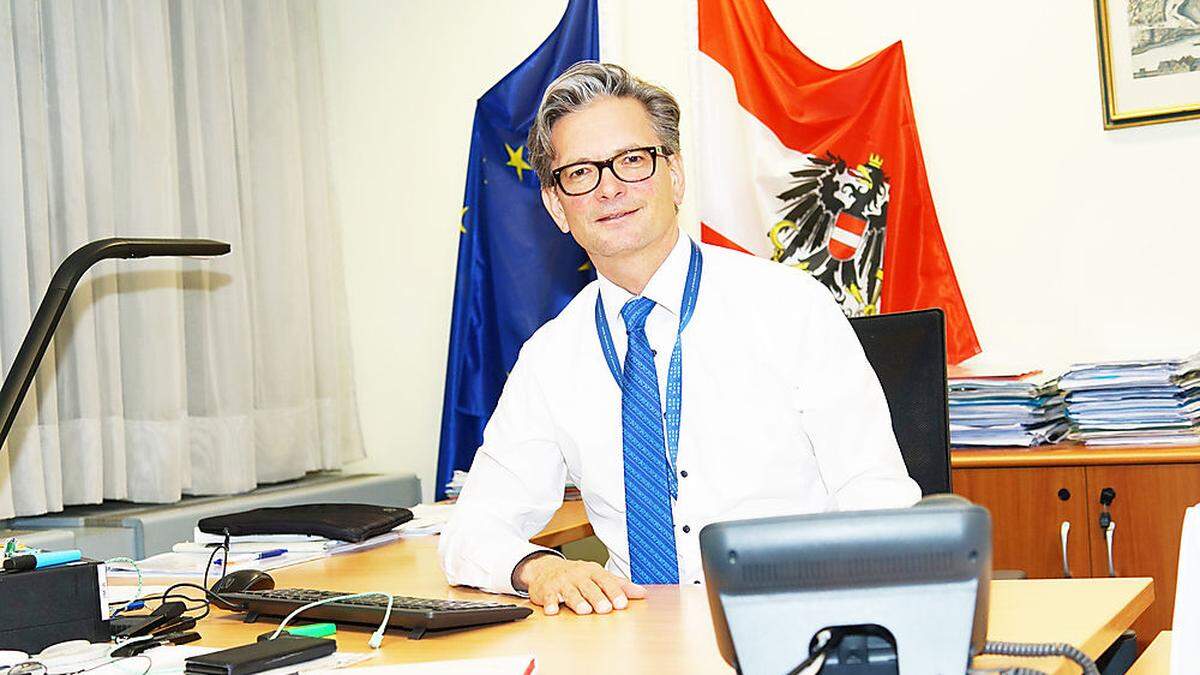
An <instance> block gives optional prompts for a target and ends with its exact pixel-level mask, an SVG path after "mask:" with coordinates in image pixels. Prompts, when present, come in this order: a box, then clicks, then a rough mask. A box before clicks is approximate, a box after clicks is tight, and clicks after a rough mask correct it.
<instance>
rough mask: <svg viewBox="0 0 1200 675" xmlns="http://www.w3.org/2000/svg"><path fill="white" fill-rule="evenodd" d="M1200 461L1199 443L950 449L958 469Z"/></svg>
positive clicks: (1059, 444) (953, 462)
mask: <svg viewBox="0 0 1200 675" xmlns="http://www.w3.org/2000/svg"><path fill="white" fill-rule="evenodd" d="M1197 462H1200V446H1195V445H1188V446H1182V447H1177V448H1156V447H1141V446H1129V447H1120V448H1095V447H1087V446H1085V445H1080V444H1078V443H1058V444H1056V445H1043V446H1038V447H1036V448H989V449H978V450H969V449H963V448H955V449H953V450H951V451H950V466H951V467H952V468H955V469H985V468H987V469H998V468H1006V467H1032V466H1095V465H1100V464H1194V463H1197Z"/></svg>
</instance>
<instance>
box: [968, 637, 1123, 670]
mask: <svg viewBox="0 0 1200 675" xmlns="http://www.w3.org/2000/svg"><path fill="white" fill-rule="evenodd" d="M979 653H980V654H996V655H999V656H1023V657H1035V658H1039V657H1051V656H1064V657H1066V658H1068V659H1071V660H1072V661H1074V662H1075V663H1077V664H1079V667H1080V668H1081V669H1083V675H1100V670H1099V669H1098V668H1096V662H1095V661H1093V660H1092V659H1091V657H1089V656H1088V655H1087V654H1084V653H1083V652H1082V651H1080V650H1079V649H1077V648H1076V647H1074V646H1072V645H1069V644H1066V643H1063V642H1059V643H1054V644H1048V643H1047V644H1027V643H1021V642H991V641H989V642H985V643H983V651H981V652H979Z"/></svg>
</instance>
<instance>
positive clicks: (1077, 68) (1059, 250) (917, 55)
mask: <svg viewBox="0 0 1200 675" xmlns="http://www.w3.org/2000/svg"><path fill="white" fill-rule="evenodd" d="M601 1H602V2H604V0H601ZM768 4H769V5H770V6H771V8H772V10H773V11H774V12H775V15H776V17H777V18H778V19H779V21H780V23H781V24H782V25H783V27H784V29H785V30H786V31H787V33H788V34H789V36H791V38H792V39H793V41H795V42H796V44H797V45H798V46H799V47H800V48H802V49H803V50H805V52H806V53H808V54H809V55H810V56H811V57H813V58H815V59H816V60H818V61H820V62H821V63H823V64H825V65H827V66H830V67H844V66H846V65H848V64H850V63H852V62H854V61H856V60H858V59H860V58H862V57H863V56H865V55H866V54H869V53H871V52H873V51H875V50H877V49H880V48H882V47H884V46H886V45H888V44H890V43H891V42H893V41H894V40H897V39H903V40H904V44H905V50H906V53H907V58H908V72H909V81H910V85H911V89H912V96H913V103H914V107H915V109H916V113H917V119H918V123H919V125H920V132H921V141H922V146H923V150H924V153H925V161H926V164H927V170H928V173H929V179H930V183H931V184H932V188H933V194H934V199H935V202H936V204H937V208H938V214H939V217H940V219H941V222H942V231H943V234H944V235H945V238H946V242H947V245H948V247H949V249H950V253H951V256H952V259H953V261H954V265H955V269H956V270H957V272H958V278H959V282H960V284H961V286H962V289H963V291H964V293H965V295H966V299H967V305H968V307H969V309H970V311H971V315H972V317H973V319H974V321H975V326H976V330H977V331H978V333H979V338H980V341H981V343H982V344H983V348H984V354H983V355H982V356H980V357H977V358H976V359H975V360H973V361H972V362H971V363H972V364H976V365H981V366H983V367H986V366H987V365H988V364H998V365H1005V366H1008V365H1021V366H1025V365H1037V366H1042V367H1046V368H1051V369H1053V368H1059V367H1061V366H1064V365H1066V364H1068V363H1070V362H1073V361H1078V360H1086V359H1099V358H1118V357H1132V356H1159V355H1183V354H1188V353H1191V352H1192V351H1195V350H1196V349H1198V348H1200V318H1197V310H1196V306H1197V302H1196V299H1195V289H1196V275H1195V272H1194V269H1195V265H1194V264H1193V263H1192V259H1193V258H1194V257H1195V256H1196V251H1197V250H1200V230H1198V228H1197V225H1200V218H1198V217H1197V215H1196V212H1195V210H1194V209H1193V208H1191V205H1190V204H1191V197H1192V196H1193V195H1194V193H1193V192H1192V190H1194V189H1196V187H1197V186H1198V181H1197V171H1196V169H1195V168H1194V166H1195V161H1196V157H1198V156H1200V122H1178V123H1174V124H1167V125H1159V126H1152V127H1143V128H1139V129H1129V130H1122V131H1108V132H1106V131H1103V129H1102V127H1101V123H1100V95H1099V84H1098V69H1097V62H1096V59H1097V56H1096V38H1095V19H1094V16H1093V14H1092V9H1091V3H1088V2H1049V3H1047V2H1039V1H1035V0H1015V1H1014V2H1009V3H1002V4H1000V5H989V6H988V8H987V9H986V10H985V9H982V8H981V9H978V10H975V9H967V8H968V7H972V6H971V5H962V4H960V3H952V2H948V1H942V2H935V1H933V0H910V1H909V2H905V3H896V2H889V1H887V0H864V1H863V2H858V3H841V2H839V3H821V2H815V1H808V2H800V1H793V2H779V1H776V2H769V3H768ZM564 6H565V2H563V1H562V0H536V1H534V0H523V1H521V2H515V1H514V2H494V1H485V0H476V1H473V2H466V1H459V2H442V1H435V0H420V1H417V0H412V1H405V2H397V1H395V0H393V1H391V2H386V1H367V0H321V5H320V18H321V22H322V27H321V39H322V46H323V48H324V67H325V69H326V85H327V93H328V113H329V116H330V123H331V139H332V143H333V148H332V153H331V154H332V161H333V176H334V180H335V188H336V189H337V191H338V196H339V202H340V203H339V212H340V216H341V222H342V225H343V232H344V248H345V254H346V257H347V260H346V270H347V272H346V275H347V279H346V283H347V287H348V291H349V294H350V319H351V330H352V333H353V338H354V349H355V367H356V375H357V378H358V392H359V404H360V406H361V409H362V418H363V429H364V434H365V436H366V442H367V448H368V452H369V453H371V455H372V459H371V460H368V465H369V467H370V468H373V469H378V470H402V469H403V470H412V471H416V472H417V473H418V474H419V475H420V476H421V479H422V482H423V484H424V487H425V491H426V496H429V495H430V494H431V492H432V482H431V481H432V476H433V471H434V467H435V466H436V461H437V459H436V453H437V440H438V429H439V420H440V415H441V401H442V385H443V376H444V371H445V359H446V345H447V339H448V335H449V316H450V301H451V295H452V293H453V280H454V271H455V270H454V265H455V255H456V251H457V237H458V234H457V233H458V226H457V223H458V214H459V210H460V207H461V203H462V194H463V181H464V180H465V176H466V158H467V151H468V142H469V134H470V128H471V120H472V116H473V114H474V104H475V99H476V98H477V97H478V96H479V95H481V94H482V93H483V92H484V91H485V90H486V89H487V88H488V87H490V86H491V85H492V84H493V83H495V81H496V80H498V79H499V78H500V77H502V76H503V75H504V74H505V73H507V72H508V71H509V70H510V69H511V68H512V67H513V66H515V65H516V64H517V63H519V62H520V61H521V60H522V59H523V58H525V56H527V55H528V54H529V52H531V51H532V50H533V48H534V47H536V46H537V44H539V43H540V41H541V40H542V39H543V38H544V37H545V36H546V35H547V34H548V33H549V31H550V30H551V29H552V28H553V27H554V25H555V24H556V22H557V20H558V18H559V16H560V15H561V12H562V9H563V7H564ZM610 6H611V7H612V8H613V10H614V14H615V16H616V17H617V19H618V21H617V25H618V28H619V32H618V33H616V34H614V35H613V36H610V39H611V38H613V37H615V48H616V49H615V51H616V53H617V54H618V59H619V60H620V61H621V62H623V63H624V64H625V65H627V66H629V67H630V68H631V69H632V70H633V71H634V72H636V73H638V74H640V75H641V76H642V77H645V78H646V79H649V80H652V81H656V82H659V83H660V84H663V85H665V86H667V87H668V88H669V89H671V90H672V91H673V92H674V93H675V94H676V95H677V96H678V97H679V98H680V100H681V102H682V103H683V104H684V106H685V108H686V106H688V105H690V104H691V103H692V102H691V101H690V99H689V96H690V87H689V84H688V64H687V61H686V60H685V59H686V54H687V52H688V49H689V44H691V41H692V40H694V38H693V37H691V35H692V31H693V30H694V28H692V26H693V25H694V21H693V20H692V19H689V18H688V15H689V12H691V11H692V7H693V4H692V3H691V2H688V1H687V0H670V1H665V0H656V1H655V2H653V3H651V2H637V1H635V0H623V2H618V3H616V4H611V5H610ZM685 112H686V111H685ZM686 121H687V120H686V117H685V124H686ZM688 132H689V130H688V129H687V128H686V127H685V128H684V130H683V133H684V136H685V148H687V147H689V146H688V145H686V143H687V142H688V139H687V138H686V137H687V134H688ZM692 140H694V139H692ZM693 173H694V172H693ZM692 213H693V210H692V209H691V208H690V204H685V208H684V210H683V216H684V218H685V222H686V227H688V228H689V229H691V230H692V231H694V226H693V225H692V224H691V222H690V218H689V215H690V214H692Z"/></svg>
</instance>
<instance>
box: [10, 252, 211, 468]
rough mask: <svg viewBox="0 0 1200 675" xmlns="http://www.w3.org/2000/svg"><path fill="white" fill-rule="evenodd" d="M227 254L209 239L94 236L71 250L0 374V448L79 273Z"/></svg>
mask: <svg viewBox="0 0 1200 675" xmlns="http://www.w3.org/2000/svg"><path fill="white" fill-rule="evenodd" d="M226 253H229V244H227V243H225V242H223V241H214V240H212V239H125V238H122V237H113V238H111V239H99V240H97V241H93V242H91V243H88V244H84V245H83V246H81V247H79V248H78V249H76V251H75V252H74V253H72V254H71V255H69V256H67V259H66V260H64V261H63V262H62V264H61V265H59V266H58V270H57V271H55V272H54V277H53V278H52V279H50V287H49V288H47V289H46V295H45V296H43V297H42V304H41V305H39V306H38V311H37V314H35V315H34V317H33V325H31V326H30V327H29V332H28V333H26V334H25V341H24V342H22V343H21V349H20V350H19V351H18V352H17V358H16V359H14V360H13V365H12V370H10V371H8V375H6V376H5V377H4V387H3V388H2V389H0V447H3V445H4V441H5V439H6V438H8V430H9V429H10V428H11V427H12V423H13V420H14V419H16V417H17V411H18V410H19V409H20V407H21V401H23V400H24V399H25V393H26V392H27V391H28V390H29V385H30V384H31V383H32V382H33V375H34V373H35V372H37V367H38V364H40V363H41V362H42V356H44V355H45V354H46V347H48V346H49V345H50V338H51V337H53V336H54V329H55V328H57V327H58V322H59V320H60V319H62V315H63V311H64V310H65V309H66V308H67V301H68V300H70V299H71V293H72V291H74V290H75V285H76V284H78V283H79V279H80V278H81V277H82V276H83V273H84V272H86V271H87V270H88V268H90V267H91V266H92V265H95V264H96V263H98V262H100V261H101V260H107V259H108V258H151V257H156V256H194V257H201V258H208V257H213V256H218V255H225V254H226Z"/></svg>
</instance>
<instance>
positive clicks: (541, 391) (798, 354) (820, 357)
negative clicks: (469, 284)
mask: <svg viewBox="0 0 1200 675" xmlns="http://www.w3.org/2000/svg"><path fill="white" fill-rule="evenodd" d="M690 247H691V240H690V239H689V238H688V237H687V236H685V235H683V234H681V235H680V237H679V241H678V243H677V244H676V245H675V247H674V248H673V249H672V250H671V253H670V254H669V255H668V257H667V259H666V260H665V261H664V262H663V264H662V265H661V266H660V267H659V269H658V270H657V271H656V272H655V274H654V276H653V277H651V279H650V281H649V283H648V284H647V285H646V288H645V290H644V291H643V293H642V295H643V296H645V297H647V298H650V299H651V300H653V301H654V302H655V303H656V306H655V307H654V309H653V310H652V311H651V313H650V316H649V318H648V320H647V322H646V335H647V337H648V338H649V340H650V346H651V348H652V349H654V350H655V353H656V355H655V365H656V366H657V370H658V384H659V388H660V390H661V391H662V395H663V401H664V402H665V388H666V381H667V368H668V366H669V364H670V359H671V350H672V349H673V348H674V344H675V335H676V330H677V328H678V326H679V311H680V302H681V300H682V297H683V287H684V279H685V277H686V275H687V268H688V261H689V258H690ZM701 250H702V253H703V257H704V260H703V262H704V266H703V276H702V277H701V281H700V291H699V298H698V300H697V303H696V309H695V313H694V314H693V316H692V320H691V322H690V323H689V324H688V325H687V326H686V327H685V329H684V332H683V341H682V345H683V405H682V421H681V424H680V433H679V452H678V462H677V466H676V467H675V470H676V472H677V475H678V476H679V498H678V500H677V501H675V502H674V504H673V514H674V521H675V542H676V549H677V551H678V556H679V579H680V583H683V584H691V583H701V582H702V580H703V578H704V577H703V572H702V570H701V564H700V546H699V536H700V529H701V528H703V527H704V526H705V525H707V524H708V523H711V522H715V521H722V520H736V519H743V518H758V517H764V516H776V515H785V514H800V513H815V512H822V511H831V510H849V509H869V508H889V507H904V506H909V505H911V504H913V503H914V502H915V501H916V500H917V499H919V498H920V489H919V488H918V487H917V485H916V483H914V482H913V481H912V479H911V478H909V476H908V472H907V471H906V470H905V467H904V461H903V459H902V458H901V457H900V450H899V448H898V447H897V445H896V439H895V436H894V435H893V433H892V426H891V418H890V417H889V414H888V408H887V401H886V400H885V399H884V396H883V391H882V389H881V388H880V386H879V380H878V378H876V376H875V372H874V371H873V370H872V369H871V367H870V365H869V364H868V363H867V360H866V357H865V356H864V355H863V351H862V347H861V346H860V344H859V342H858V339H857V337H856V336H855V334H854V331H853V329H852V328H851V327H850V324H849V323H848V322H847V321H846V318H845V317H844V316H843V315H842V312H841V310H840V309H839V308H838V306H837V304H836V303H835V302H834V300H833V298H832V296H831V295H830V293H829V291H828V290H826V289H825V287H824V286H822V285H821V284H820V283H819V282H817V281H816V280H814V279H813V278H812V277H811V276H809V275H808V274H805V273H803V272H800V271H797V270H794V269H791V268H789V267H787V266H785V265H780V264H778V263H774V262H770V261H767V260H763V259H759V258H755V257H754V256H750V255H746V254H744V253H738V252H735V251H730V250H727V249H724V248H718V247H713V246H707V245H701ZM597 293H600V295H601V298H602V302H603V303H604V311H605V314H606V315H607V319H608V323H609V327H610V329H611V331H612V337H613V342H614V344H615V347H616V350H617V356H618V360H619V361H620V362H621V363H624V359H625V348H626V343H627V336H626V330H625V325H624V320H623V319H622V318H621V307H623V306H624V304H625V302H626V301H628V300H629V299H631V298H632V297H633V296H632V295H631V294H630V293H629V292H628V291H626V290H624V289H623V288H621V287H619V286H617V285H616V284H614V283H613V282H611V281H609V280H608V279H606V278H604V277H603V276H600V277H599V279H597V280H596V281H594V282H592V283H591V284H589V285H588V286H586V287H585V288H584V289H583V290H582V291H580V292H579V294H578V295H577V296H576V297H575V298H574V299H573V300H572V301H571V302H570V304H568V305H567V307H566V308H565V309H563V311H562V312H561V313H560V314H559V315H558V316H557V317H556V318H554V319H553V320H551V321H549V322H548V323H546V324H545V325H544V326H542V328H541V329H539V330H538V331H537V332H536V333H534V335H533V336H532V337H531V338H529V340H528V341H527V342H526V343H525V345H524V346H523V347H522V348H521V353H520V355H519V357H518V358H517V363H516V365H515V366H514V367H513V370H512V372H511V373H510V374H509V378H508V381H507V383H506V384H505V386H504V392H503V394H502V395H501V396H500V401H499V403H498V405H497V407H496V411H495V413H494V414H493V415H492V417H491V420H490V421H489V422H488V425H487V428H486V429H485V430H484V436H483V445H482V446H481V447H480V448H479V450H478V452H477V453H476V455H475V460H474V462H473V463H472V465H471V471H470V475H469V477H468V479H467V482H466V485H465V486H464V487H463V491H462V494H461V496H460V497H459V499H458V505H457V506H456V507H455V510H454V516H453V518H452V519H451V521H450V522H449V523H448V525H447V527H446V529H445V531H444V532H443V533H442V537H441V541H440V542H439V547H438V548H439V553H440V555H441V560H442V568H443V569H444V570H445V573H446V579H447V581H449V582H450V583H451V584H455V585H466V586H475V587H478V588H482V589H484V590H488V591H492V592H498V593H516V591H515V590H514V589H513V586H512V571H513V568H514V566H515V565H516V564H517V563H518V562H520V560H521V559H522V558H524V557H525V556H526V555H528V554H530V553H532V552H534V551H537V550H541V547H538V546H535V545H533V544H531V543H529V538H530V537H532V536H533V535H535V534H537V533H538V532H539V531H541V530H542V528H544V527H545V526H546V523H547V522H549V520H550V517H551V516H552V515H553V514H554V512H555V511H556V510H557V509H558V508H559V507H560V506H561V505H562V498H563V485H564V482H565V480H566V479H567V478H570V479H571V480H572V481H573V482H574V483H575V484H576V485H578V486H579V489H580V492H581V493H582V496H583V503H584V507H585V509H586V511H587V516H588V520H589V521H590V522H591V524H592V528H593V529H594V530H595V532H596V536H597V537H599V538H600V540H601V541H602V542H604V545H605V546H607V547H608V551H609V560H608V566H607V567H608V569H609V570H610V571H612V572H613V573H615V574H617V575H620V576H622V577H625V578H629V576H630V573H629V545H628V541H627V539H626V531H625V483H624V465H623V460H622V452H623V451H622V441H621V389H620V387H619V385H618V384H617V382H616V380H615V379H614V378H613V376H612V373H611V372H610V371H609V368H608V365H607V363H606V362H605V360H604V355H603V352H602V351H601V348H600V342H599V337H598V336H597V333H596V321H595V304H596V294H597ZM664 452H666V450H665V448H664Z"/></svg>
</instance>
